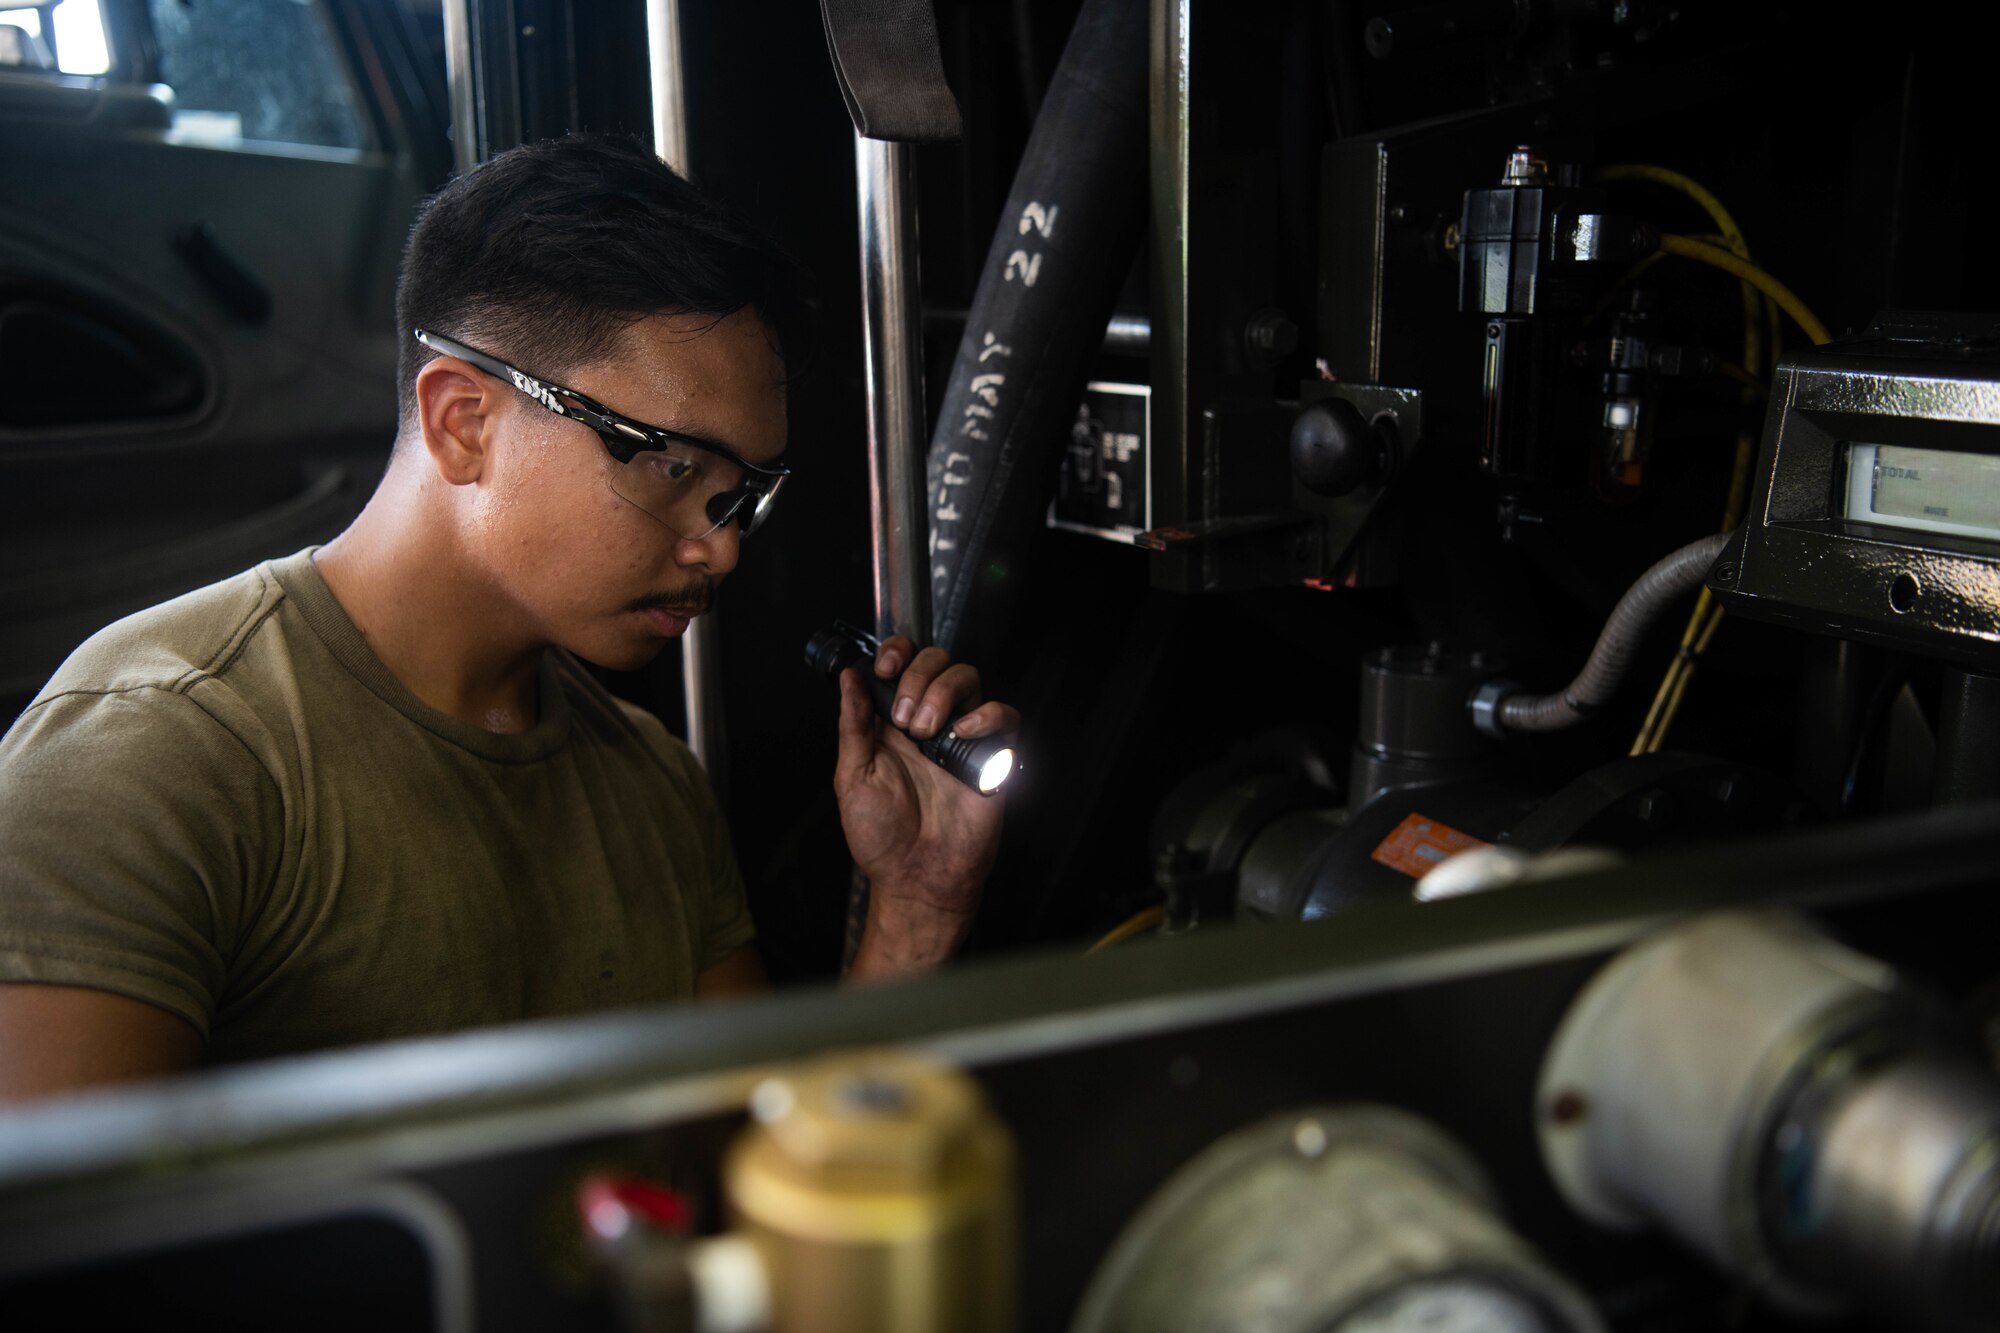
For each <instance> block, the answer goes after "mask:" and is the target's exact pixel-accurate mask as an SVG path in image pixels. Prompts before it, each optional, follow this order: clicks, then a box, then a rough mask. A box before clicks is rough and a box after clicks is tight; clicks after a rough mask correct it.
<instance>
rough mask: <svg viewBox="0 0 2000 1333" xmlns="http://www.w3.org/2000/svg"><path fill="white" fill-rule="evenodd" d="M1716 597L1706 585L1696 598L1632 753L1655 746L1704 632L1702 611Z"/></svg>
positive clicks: (1643, 751)
mask: <svg viewBox="0 0 2000 1333" xmlns="http://www.w3.org/2000/svg"><path fill="white" fill-rule="evenodd" d="M1713 600H1714V596H1713V594H1711V593H1710V592H1709V590H1708V589H1707V588H1703V589H1702V590H1701V596H1699V597H1697V598H1695V602H1694V614H1693V615H1691V616H1689V617H1688V623H1687V628H1686V629H1684V630H1682V631H1681V642H1680V647H1679V648H1677V649H1675V650H1674V656H1673V660H1672V661H1671V662H1669V663H1667V674H1666V675H1665V676H1664V677H1662V678H1661V680H1660V688H1659V689H1657V690H1655V691H1654V692H1653V702H1652V705H1651V706H1650V707H1649V708H1647V709H1646V720H1645V721H1644V722H1642V723H1640V724H1639V735H1638V737H1637V738H1636V739H1635V740H1633V742H1632V748H1631V749H1629V750H1627V751H1626V753H1627V754H1628V755H1632V754H1645V753H1646V752H1647V751H1648V750H1649V749H1650V748H1651V747H1652V741H1653V736H1654V734H1655V728H1657V727H1658V726H1659V724H1660V718H1661V716H1662V715H1663V714H1664V713H1665V712H1666V708H1667V700H1668V699H1669V698H1671V697H1672V695H1673V692H1674V686H1675V685H1676V684H1677V683H1679V681H1680V678H1681V672H1682V671H1683V670H1685V669H1686V667H1687V664H1688V653H1689V651H1690V650H1691V649H1692V648H1693V647H1694V641H1695V636H1696V635H1697V634H1699V633H1700V632H1701V617H1702V613H1703V612H1705V611H1707V610H1708V604H1709V603H1710V602H1711V601H1713Z"/></svg>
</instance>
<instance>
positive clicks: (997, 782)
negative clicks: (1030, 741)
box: [979, 745, 1014, 796]
mask: <svg viewBox="0 0 2000 1333" xmlns="http://www.w3.org/2000/svg"><path fill="white" fill-rule="evenodd" d="M1013 776H1014V747H1013V746H1011V745H1003V746H1001V747H1000V748H999V749H997V750H995V751H994V752H993V753H992V754H989V755H987V756H986V758H985V760H984V761H983V762H982V763H981V764H980V765H979V794H980V795H982V796H991V795H992V794H993V793H994V792H996V791H999V790H1000V789H1001V788H1002V787H1004V786H1005V785H1007V779H1008V778H1011V777H1013Z"/></svg>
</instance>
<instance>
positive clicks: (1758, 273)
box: [1660, 236, 1833, 346]
mask: <svg viewBox="0 0 2000 1333" xmlns="http://www.w3.org/2000/svg"><path fill="white" fill-rule="evenodd" d="M1660 249H1661V250H1662V251H1664V252H1665V253H1667V254H1670V255H1679V256H1680V257H1681V258H1682V259H1692V260H1694V261H1696V262H1697V263H1702V264H1707V265H1708V266H1709V267H1711V268H1719V269H1721V270H1722V271H1723V272H1724V273H1728V274H1730V275H1732V276H1734V277H1737V278H1740V279H1742V280H1743V281H1744V282H1747V283H1750V284H1751V285H1752V286H1754V287H1756V288H1757V290H1758V291H1760V292H1762V293H1764V295H1766V296H1768V297H1770V298H1771V299H1772V300H1773V301H1775V302H1777V303H1778V308H1779V309H1780V310H1783V311H1784V312H1785V313H1786V314H1787V315H1790V316H1791V317H1792V322H1793V323H1795V324H1797V325H1798V326H1799V328H1800V330H1801V331H1802V332H1804V334H1805V335H1806V337H1808V338H1810V339H1812V341H1813V345H1814V346H1818V345H1819V344H1821V343H1826V342H1831V341H1833V335H1832V334H1830V333H1828V332H1827V331H1826V325H1824V324H1822V323H1820V322H1819V316H1818V315H1815V314H1814V313H1813V312H1812V311H1811V310H1810V309H1808V308H1807V306H1806V303H1805V302H1804V301H1801V300H1800V299H1799V298H1798V297H1797V296H1796V295H1795V294H1794V293H1793V292H1792V289H1791V288H1789V287H1787V286H1785V284H1784V283H1782V282H1779V281H1778V280H1777V279H1776V278H1774V277H1772V276H1771V275H1770V274H1768V273H1766V272H1765V271H1764V270H1763V269H1761V268H1758V267H1757V266H1756V265H1755V264H1753V263H1751V262H1750V261H1749V260H1747V259H1744V258H1742V257H1741V256H1738V255H1733V254H1731V253H1730V252H1729V251H1727V250H1724V249H1723V248H1722V247H1721V246H1717V245H1710V244H1708V243H1707V242H1706V241H1697V240H1695V239H1694V238H1693V237H1692V236H1662V237H1661V238H1660Z"/></svg>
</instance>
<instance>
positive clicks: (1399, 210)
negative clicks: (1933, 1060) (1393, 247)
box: [1389, 204, 1410, 222]
mask: <svg viewBox="0 0 2000 1333" xmlns="http://www.w3.org/2000/svg"><path fill="white" fill-rule="evenodd" d="M1409 215H1410V211H1409V210H1408V209H1406V208H1404V207H1403V206H1402V205H1401V204H1391V205H1390V206H1389V221H1391V222H1401V221H1402V220H1403V219H1404V218H1406V217H1408V216H1409Z"/></svg>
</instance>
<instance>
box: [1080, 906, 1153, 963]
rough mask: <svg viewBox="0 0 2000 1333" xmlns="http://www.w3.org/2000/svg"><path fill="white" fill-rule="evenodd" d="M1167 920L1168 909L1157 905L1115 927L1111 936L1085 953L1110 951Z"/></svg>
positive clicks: (1107, 936) (1137, 913) (1135, 914)
mask: <svg viewBox="0 0 2000 1333" xmlns="http://www.w3.org/2000/svg"><path fill="white" fill-rule="evenodd" d="M1166 919H1167V909H1166V908H1165V907H1164V906H1159V905H1155V906H1153V907H1148V908H1147V909H1146V910H1145V911H1143V912H1136V913H1134V914H1133V915H1132V916H1131V917H1129V918H1128V919H1127V920H1126V921H1124V922H1123V923H1122V924H1120V925H1118V926H1116V927H1114V928H1113V929H1112V931H1111V933H1110V934H1108V935H1106V936H1105V937H1104V938H1103V939H1101V940H1099V941H1098V942H1097V943H1095V944H1093V945H1091V946H1090V947H1089V948H1088V949H1085V950H1084V953H1086V954H1093V953H1096V952H1097V951H1098V950H1099V949H1109V948H1110V947H1111V946H1112V945H1114V944H1117V943H1119V942H1121V941H1123V940H1129V939H1131V938H1132V937H1133V936H1134V935H1137V934H1139V933H1140V932H1141V931H1144V930H1148V929H1151V928H1152V927H1154V926H1157V925H1159V924H1160V923H1161V922H1163V921H1165V920H1166Z"/></svg>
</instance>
